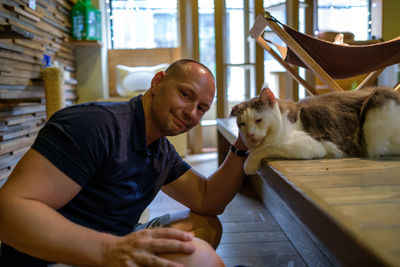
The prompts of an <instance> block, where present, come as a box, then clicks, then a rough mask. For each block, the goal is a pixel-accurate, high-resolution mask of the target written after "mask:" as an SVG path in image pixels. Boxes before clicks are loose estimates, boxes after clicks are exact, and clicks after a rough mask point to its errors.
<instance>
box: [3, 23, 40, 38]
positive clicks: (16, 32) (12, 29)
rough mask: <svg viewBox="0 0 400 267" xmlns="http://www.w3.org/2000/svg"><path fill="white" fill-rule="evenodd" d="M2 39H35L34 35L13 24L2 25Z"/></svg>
mask: <svg viewBox="0 0 400 267" xmlns="http://www.w3.org/2000/svg"><path fill="white" fill-rule="evenodd" d="M0 39H33V33H31V32H29V31H26V30H24V29H22V28H19V27H17V26H15V25H12V24H0Z"/></svg>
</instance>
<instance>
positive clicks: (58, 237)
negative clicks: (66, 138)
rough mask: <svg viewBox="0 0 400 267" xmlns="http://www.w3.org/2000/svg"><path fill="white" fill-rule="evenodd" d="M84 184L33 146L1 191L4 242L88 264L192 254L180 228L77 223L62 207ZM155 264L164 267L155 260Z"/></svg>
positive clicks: (26, 250) (49, 256)
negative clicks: (102, 228)
mask: <svg viewBox="0 0 400 267" xmlns="http://www.w3.org/2000/svg"><path fill="white" fill-rule="evenodd" d="M80 190H81V187H80V186H79V185H78V184H76V183H75V182H74V181H73V180H71V179H70V178H69V177H68V176H66V175H65V174H64V173H62V172H61V171H60V170H59V169H58V168H56V167H55V166H54V165H53V164H52V163H51V162H50V161H48V160H47V159H46V158H45V157H43V156H42V155H41V154H40V153H38V152H37V151H35V150H32V149H31V150H29V151H28V152H27V153H26V155H25V156H24V157H23V158H22V159H21V161H20V162H19V163H18V165H17V166H16V168H15V170H14V171H13V173H12V175H11V176H10V178H9V179H8V181H7V182H6V183H5V184H4V186H3V187H2V188H1V189H0V240H2V241H3V242H5V243H7V244H9V245H10V246H13V247H14V248H16V249H18V250H20V251H22V252H24V253H27V254H29V255H32V256H34V257H38V258H42V259H45V260H49V261H52V262H62V263H67V264H74V265H85V266H127V263H126V262H128V261H129V262H131V263H138V264H142V265H145V264H148V263H149V262H151V263H158V264H161V263H166V262H167V260H165V259H162V258H160V257H155V254H156V253H162V252H173V253H178V252H179V253H192V252H193V246H192V245H191V244H190V243H189V242H181V241H190V240H191V239H192V236H191V235H189V234H188V233H185V232H183V231H179V230H175V229H158V230H144V231H139V232H136V233H132V234H130V235H127V236H124V237H116V236H113V235H111V234H107V233H101V232H97V231H94V230H92V229H89V228H86V227H83V226H80V225H78V224H75V223H73V222H71V221H69V220H68V219H66V218H65V217H63V216H62V215H61V214H59V213H58V212H57V211H56V210H57V209H59V208H61V207H62V206H64V205H65V204H66V203H68V202H69V201H70V200H71V199H72V198H73V197H74V196H75V195H76V194H77V193H78V192H79V191H80ZM154 266H158V265H157V264H154Z"/></svg>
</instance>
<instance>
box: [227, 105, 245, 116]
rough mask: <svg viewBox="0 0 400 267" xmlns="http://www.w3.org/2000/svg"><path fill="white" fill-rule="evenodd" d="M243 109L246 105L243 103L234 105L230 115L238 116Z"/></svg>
mask: <svg viewBox="0 0 400 267" xmlns="http://www.w3.org/2000/svg"><path fill="white" fill-rule="evenodd" d="M243 109H244V105H243V104H242V103H240V104H237V105H235V106H233V108H232V110H231V114H230V116H231V117H238V116H239V115H240V113H241V112H242V110H243Z"/></svg>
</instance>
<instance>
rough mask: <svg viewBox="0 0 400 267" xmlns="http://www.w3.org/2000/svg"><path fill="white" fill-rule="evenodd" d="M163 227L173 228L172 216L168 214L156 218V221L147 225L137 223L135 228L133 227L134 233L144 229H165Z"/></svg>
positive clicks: (146, 223) (153, 220) (151, 221)
mask: <svg viewBox="0 0 400 267" xmlns="http://www.w3.org/2000/svg"><path fill="white" fill-rule="evenodd" d="M163 227H171V216H170V215H169V213H168V214H164V215H163V216H160V217H155V218H154V219H152V220H150V221H148V222H145V223H137V224H136V225H135V227H133V231H134V232H136V231H140V230H144V229H152V228H163Z"/></svg>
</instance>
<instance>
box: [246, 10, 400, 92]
mask: <svg viewBox="0 0 400 267" xmlns="http://www.w3.org/2000/svg"><path fill="white" fill-rule="evenodd" d="M278 24H280V25H282V27H281V26H280V25H278ZM267 26H269V27H270V28H271V30H272V31H273V32H274V33H275V34H276V35H277V36H278V37H279V38H280V39H281V40H282V41H283V42H284V43H285V44H286V45H287V47H282V46H279V45H276V44H274V43H272V42H271V41H268V40H265V39H264V38H263V34H262V33H263V32H264V29H265V28H266V27H267ZM250 36H251V37H252V38H254V39H255V40H256V41H257V43H258V44H260V45H261V46H262V47H263V48H264V49H265V50H266V51H267V52H269V53H270V54H271V55H272V56H273V57H274V58H275V59H276V60H277V61H278V62H279V63H280V64H281V65H282V66H283V67H284V68H285V69H286V70H287V71H288V72H289V74H290V75H291V76H292V77H293V78H294V79H295V80H296V81H297V82H299V83H300V84H302V85H303V86H304V87H305V88H306V90H307V91H308V92H309V93H310V94H313V95H315V94H318V93H317V91H316V90H315V88H313V87H312V86H311V85H310V84H309V83H308V82H307V81H305V80H304V79H303V78H301V77H300V76H299V75H298V72H297V71H296V70H295V69H293V67H292V65H296V66H300V67H304V68H307V69H308V70H310V71H311V72H313V73H314V74H315V75H316V76H317V77H318V78H319V79H320V80H321V81H322V82H323V83H324V84H325V85H326V86H327V88H329V89H330V90H332V91H343V89H342V88H341V87H340V86H339V85H338V83H337V82H336V81H335V80H334V79H342V78H349V77H353V76H356V75H360V74H364V73H370V74H369V75H368V76H367V77H366V78H365V79H364V80H363V81H362V82H361V83H360V85H359V86H358V87H357V88H356V90H358V89H361V88H363V87H365V86H367V85H369V84H371V83H372V82H373V81H374V80H375V79H376V78H377V77H378V75H379V74H380V73H381V72H382V71H383V70H384V68H385V67H387V66H390V65H393V64H397V63H400V36H399V37H397V38H395V39H393V40H390V41H386V42H381V43H374V44H367V45H343V44H335V43H331V42H328V41H324V40H321V39H317V38H315V37H312V36H309V35H307V34H303V33H300V32H298V31H296V30H294V29H292V28H290V27H288V26H286V25H284V24H282V23H280V22H279V21H277V20H276V19H275V18H274V17H272V16H271V14H270V13H269V12H268V11H265V14H264V15H259V16H258V17H257V19H256V21H255V23H254V25H253V27H252V28H251V30H250ZM268 43H271V44H274V45H275V46H276V47H277V48H278V50H279V51H280V54H281V55H278V53H276V52H275V51H274V50H273V49H272V48H271V47H270V46H269V44H268ZM291 64H292V65H291ZM399 88H400V83H399V84H397V85H396V86H395V89H396V90H398V89H399Z"/></svg>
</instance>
